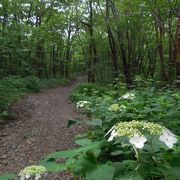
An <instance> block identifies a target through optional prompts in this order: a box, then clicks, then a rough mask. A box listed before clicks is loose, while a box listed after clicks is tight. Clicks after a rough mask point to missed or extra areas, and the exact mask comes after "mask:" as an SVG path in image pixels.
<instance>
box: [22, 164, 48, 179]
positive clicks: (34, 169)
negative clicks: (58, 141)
mask: <svg viewBox="0 0 180 180" xmlns="http://www.w3.org/2000/svg"><path fill="white" fill-rule="evenodd" d="M46 173H47V169H46V168H45V167H44V166H35V165H33V166H28V167H26V168H25V169H24V170H22V171H21V172H20V173H19V176H20V180H25V179H29V178H31V177H33V178H34V179H35V180H38V179H40V178H41V176H42V175H46Z"/></svg>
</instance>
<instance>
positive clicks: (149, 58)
mask: <svg viewBox="0 0 180 180" xmlns="http://www.w3.org/2000/svg"><path fill="white" fill-rule="evenodd" d="M81 72H86V74H87V75H88V82H91V83H95V82H98V83H99V84H100V85H98V84H91V83H89V84H88V83H87V84H81V85H80V86H79V87H78V88H77V89H76V90H75V91H74V92H73V94H72V95H71V97H70V98H71V100H72V101H73V102H74V103H77V111H79V112H81V113H85V114H86V115H87V116H88V117H89V120H81V119H75V120H73V119H71V120H69V121H68V124H67V126H68V127H69V126H72V125H73V124H79V125H85V126H88V127H89V129H88V131H87V132H86V133H84V134H81V135H79V136H77V137H76V139H75V142H76V144H78V145H79V148H77V149H73V150H68V151H61V152H55V153H52V154H49V155H48V156H47V157H46V158H45V159H44V160H42V161H40V163H39V164H40V166H29V167H27V168H25V169H24V170H22V172H20V174H19V176H20V178H21V179H22V180H24V179H28V178H32V179H39V178H41V177H44V176H45V174H46V173H47V172H48V173H51V172H52V173H56V172H62V171H70V172H71V173H72V176H74V177H75V178H77V179H78V178H80V179H86V180H102V179H104V180H111V179H113V180H121V179H122V180H125V179H133V180H141V179H142V180H146V179H147V180H151V179H152V180H155V179H156V180H178V179H180V174H179V172H180V164H179V162H180V144H179V136H180V131H179V129H180V122H179V119H180V93H179V89H178V88H179V87H180V1H178V0H62V1H58V0H51V1H48V0H2V1H1V2H0V123H1V122H3V121H4V120H5V119H6V118H7V117H8V116H10V115H11V114H9V111H8V110H9V107H10V105H11V104H12V103H13V102H14V101H15V100H17V99H19V98H20V97H22V96H23V95H24V94H26V93H29V92H38V91H39V90H41V89H42V88H46V87H51V86H54V85H57V84H59V83H64V82H66V81H67V79H66V80H64V78H68V79H69V78H70V77H72V76H73V75H74V74H79V73H81ZM108 84H110V85H108ZM176 135H177V136H176ZM61 159H63V161H62V162H64V163H59V161H58V160H61ZM60 162H61V161H60ZM15 178H16V175H14V174H5V175H3V176H0V179H3V180H6V179H15Z"/></svg>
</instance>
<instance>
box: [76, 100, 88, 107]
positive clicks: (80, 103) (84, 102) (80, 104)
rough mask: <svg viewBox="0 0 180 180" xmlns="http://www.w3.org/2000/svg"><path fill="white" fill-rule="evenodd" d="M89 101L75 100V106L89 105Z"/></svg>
mask: <svg viewBox="0 0 180 180" xmlns="http://www.w3.org/2000/svg"><path fill="white" fill-rule="evenodd" d="M90 104H91V103H90V102H89V101H79V102H77V108H82V107H84V106H86V105H90Z"/></svg>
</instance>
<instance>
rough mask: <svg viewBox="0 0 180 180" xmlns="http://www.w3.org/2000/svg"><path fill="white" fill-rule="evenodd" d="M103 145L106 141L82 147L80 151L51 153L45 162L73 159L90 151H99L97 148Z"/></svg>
mask: <svg viewBox="0 0 180 180" xmlns="http://www.w3.org/2000/svg"><path fill="white" fill-rule="evenodd" d="M103 144H104V141H98V142H94V143H91V144H90V145H89V146H86V147H80V148H78V149H73V150H67V151H59V152H55V153H51V154H49V155H48V156H47V157H46V158H45V160H48V159H51V158H54V159H61V158H72V157H75V156H77V155H79V154H80V153H85V152H87V151H89V150H94V149H97V148H99V147H101V146H102V145H103Z"/></svg>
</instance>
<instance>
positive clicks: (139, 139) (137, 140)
mask: <svg viewBox="0 0 180 180" xmlns="http://www.w3.org/2000/svg"><path fill="white" fill-rule="evenodd" d="M146 141H147V139H146V138H145V137H144V136H139V135H138V134H136V135H134V137H132V138H131V139H130V140H129V142H130V143H131V144H133V145H134V146H135V147H136V148H138V149H141V148H143V147H144V143H145V142H146Z"/></svg>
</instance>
